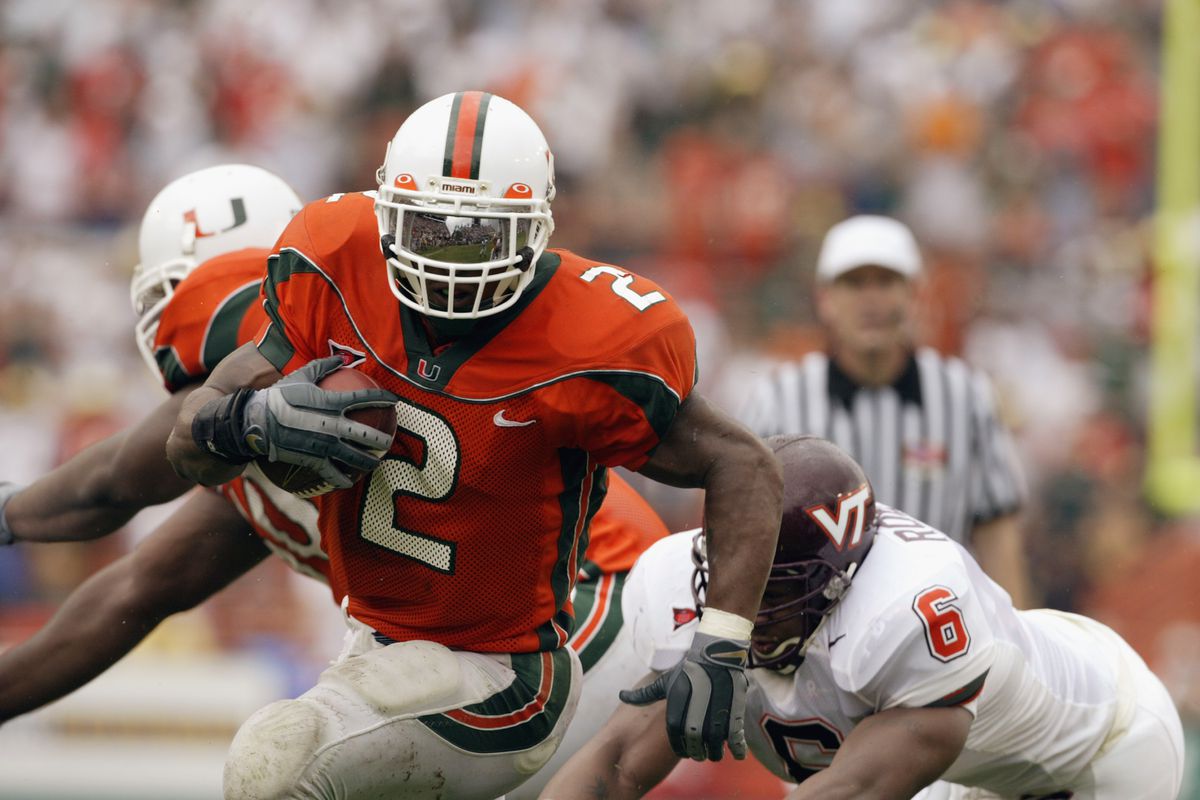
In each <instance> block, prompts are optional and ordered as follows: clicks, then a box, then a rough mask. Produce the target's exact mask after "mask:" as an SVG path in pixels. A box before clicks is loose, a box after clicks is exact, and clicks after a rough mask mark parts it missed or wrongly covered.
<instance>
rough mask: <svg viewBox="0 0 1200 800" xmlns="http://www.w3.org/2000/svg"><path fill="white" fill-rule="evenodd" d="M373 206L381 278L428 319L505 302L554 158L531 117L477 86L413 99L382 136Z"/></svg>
mask: <svg viewBox="0 0 1200 800" xmlns="http://www.w3.org/2000/svg"><path fill="white" fill-rule="evenodd" d="M377 178H378V180H379V191H378V194H377V198H376V202H375V213H376V216H377V217H378V220H379V233H380V241H381V248H382V250H383V255H384V257H385V258H386V259H387V268H388V274H389V278H390V280H389V281H388V285H389V286H390V287H391V289H392V292H393V293H394V294H395V295H396V297H397V298H399V300H400V302H401V303H403V304H404V305H406V306H408V307H409V308H412V309H414V310H416V311H418V312H420V313H421V314H424V315H426V316H427V317H431V318H434V319H445V320H473V319H478V318H480V317H486V316H490V315H492V314H497V313H500V312H502V311H504V310H505V309H508V308H511V307H512V306H513V304H514V303H516V301H517V299H518V298H519V297H520V296H521V293H522V292H523V291H524V290H525V288H526V287H527V286H528V285H529V283H530V282H531V281H532V280H533V276H534V270H533V265H534V262H536V261H537V259H538V257H539V256H540V255H541V254H542V252H543V251H544V250H545V249H546V244H547V242H548V241H549V238H550V233H551V231H553V230H554V222H553V219H552V218H551V214H550V201H551V200H552V199H553V198H554V159H553V156H552V155H551V154H550V148H549V147H548V146H547V145H546V139H545V137H544V136H543V135H542V132H541V130H540V129H539V128H538V126H537V124H536V123H535V122H534V121H533V120H532V119H531V118H530V117H529V115H528V114H526V113H525V112H524V111H522V110H521V109H520V108H518V107H517V106H515V105H513V104H512V103H510V102H509V101H507V100H505V99H504V98H502V97H497V96H495V95H492V94H488V93H486V92H458V93H455V94H448V95H444V96H442V97H439V98H437V99H436V100H432V101H430V102H428V103H426V104H425V105H423V106H421V107H420V108H418V109H417V110H416V111H414V112H413V113H412V115H411V116H410V117H409V118H408V119H407V120H406V121H405V122H404V124H403V125H401V126H400V130H398V131H397V132H396V135H395V137H394V138H393V139H392V141H391V143H390V144H389V145H388V150H387V155H386V156H385V158H384V162H383V166H382V167H380V169H379V173H378V175H377Z"/></svg>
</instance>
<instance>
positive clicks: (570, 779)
mask: <svg viewBox="0 0 1200 800" xmlns="http://www.w3.org/2000/svg"><path fill="white" fill-rule="evenodd" d="M579 713H581V714H583V713H587V711H586V710H585V709H580V711H579ZM630 758H632V754H626V758H624V759H623V758H622V754H621V752H620V748H619V747H609V746H605V745H604V744H597V743H595V742H593V743H590V744H588V745H587V746H586V747H584V748H583V749H581V750H580V751H579V752H578V753H576V754H575V755H574V756H572V757H571V760H570V761H568V762H567V763H566V765H565V766H564V767H563V768H562V769H560V770H559V771H558V772H557V773H556V774H555V775H554V777H553V778H552V779H551V780H550V783H548V784H547V785H546V788H545V789H543V790H542V793H541V795H540V797H541V798H543V800H636V798H639V797H641V796H643V795H644V794H646V792H648V791H650V789H651V788H653V787H654V786H655V785H656V784H657V783H658V782H659V781H660V780H662V776H658V775H656V776H654V777H653V778H651V779H643V778H640V777H639V773H640V770H639V769H638V765H636V764H631V763H627V762H628V761H629V760H630ZM674 765H675V762H674V760H671V763H670V766H671V767H673V766H674ZM666 771H667V772H669V771H670V768H667V770H666Z"/></svg>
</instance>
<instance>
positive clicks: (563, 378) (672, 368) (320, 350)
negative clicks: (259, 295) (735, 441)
mask: <svg viewBox="0 0 1200 800" xmlns="http://www.w3.org/2000/svg"><path fill="white" fill-rule="evenodd" d="M534 269H536V270H537V274H536V276H535V278H534V280H533V282H532V283H531V284H530V286H529V287H528V288H527V289H526V290H525V292H524V293H523V294H522V296H521V298H520V300H519V301H518V302H517V303H516V304H515V306H514V307H513V309H512V310H511V311H510V312H506V313H504V314H501V315H497V316H495V317H487V318H484V319H481V320H479V321H478V323H477V324H476V326H475V327H474V328H473V329H472V331H471V332H470V333H469V334H468V335H466V336H463V337H461V338H459V339H456V340H454V341H453V342H452V343H450V344H449V345H446V346H436V345H435V344H434V343H433V342H432V341H431V338H430V336H429V334H428V332H427V329H426V327H425V323H424V320H423V318H421V317H420V316H419V315H417V314H415V313H413V312H411V311H410V310H408V309H407V308H404V307H403V306H401V304H400V303H399V302H398V301H397V300H396V298H395V296H394V295H393V294H392V292H391V291H390V289H389V287H388V285H387V284H386V283H385V282H386V281H387V280H388V279H389V278H388V273H387V271H386V269H385V267H384V261H383V256H382V255H381V252H380V242H379V232H378V228H377V225H376V218H375V214H374V209H373V201H372V198H371V196H370V195H369V194H364V193H357V194H347V195H333V196H331V197H329V198H326V199H325V200H319V201H317V202H315V203H311V204H309V205H308V206H307V207H305V209H303V210H302V211H301V212H300V214H299V215H297V216H296V217H295V218H294V219H293V220H292V222H291V223H290V224H289V225H288V228H287V229H286V230H285V231H284V233H283V235H282V236H281V237H280V239H279V242H278V243H277V245H276V252H275V253H274V254H273V255H272V256H271V260H270V262H269V264H268V270H267V273H268V274H267V279H266V281H265V282H264V284H263V293H264V300H265V303H264V305H265V308H266V311H267V315H268V321H267V323H266V324H265V325H264V327H263V329H262V331H261V333H260V334H259V337H258V347H259V350H260V351H261V352H262V354H263V355H264V356H265V357H266V358H267V359H268V360H269V361H271V362H272V363H273V364H274V365H275V366H276V367H277V368H279V369H280V370H281V371H283V372H285V373H287V372H292V371H294V370H295V369H297V368H299V367H300V366H302V365H304V364H305V363H307V362H308V361H311V360H312V359H315V358H319V357H323V356H328V355H330V354H331V353H340V354H342V355H343V357H347V358H348V359H350V365H351V366H353V367H354V368H356V369H359V370H362V371H363V372H364V373H366V374H368V375H370V376H371V377H372V378H374V379H375V380H376V381H377V382H378V383H379V384H380V385H382V386H384V387H385V388H387V389H389V390H390V391H392V392H394V393H395V394H397V395H398V396H399V397H400V401H399V402H398V403H397V407H396V408H397V417H398V421H399V428H400V430H399V432H398V434H397V436H396V441H395V442H394V444H393V446H392V450H391V452H390V453H389V454H388V455H387V457H386V458H385V459H384V461H383V462H382V463H381V464H380V466H379V467H378V468H377V469H376V470H375V471H374V472H373V473H372V474H371V475H370V476H369V478H368V479H367V480H364V481H362V482H360V483H359V484H357V485H356V486H354V487H352V488H350V489H347V490H345V491H340V492H331V493H329V494H327V495H323V496H321V497H319V498H317V499H316V503H317V507H318V510H319V512H320V513H319V520H320V522H319V524H320V527H321V533H322V543H323V545H324V547H325V550H326V552H327V553H328V554H329V557H330V581H331V584H332V586H331V588H332V589H333V591H334V593H335V594H338V593H342V592H344V593H345V594H346V595H348V596H349V598H350V601H349V610H350V613H351V615H353V616H354V617H355V618H357V619H359V620H360V621H362V622H364V623H366V624H368V625H370V626H372V627H374V628H375V630H377V631H378V632H380V633H381V634H383V635H385V636H386V637H389V638H391V639H393V640H395V641H408V640H415V639H426V640H431V641H435V642H438V643H440V644H443V645H445V646H448V647H459V648H463V649H470V650H476V651H480V652H532V651H538V650H551V649H555V648H558V647H561V646H562V645H563V644H565V642H566V641H567V637H568V636H569V635H570V631H571V627H572V610H573V609H572V606H571V601H570V595H571V590H572V588H573V586H574V583H575V581H576V579H577V577H578V573H579V567H580V564H581V563H582V561H583V553H584V550H585V548H586V547H587V538H588V525H589V522H590V520H591V519H592V517H593V516H594V515H595V513H596V510H597V509H598V508H599V507H600V503H601V501H602V500H603V498H604V495H605V491H606V487H607V483H608V480H607V471H606V469H605V468H606V467H609V466H617V465H623V466H627V467H630V468H632V469H637V468H638V467H640V466H641V465H642V464H644V463H645V462H646V460H647V459H648V458H649V456H650V454H651V452H652V451H653V450H654V448H655V447H656V446H657V444H658V443H659V441H660V440H661V437H662V436H663V435H664V433H665V432H666V430H667V428H668V427H669V426H670V424H671V422H672V420H673V419H674V417H675V414H676V411H677V410H678V408H679V405H680V403H681V402H683V400H684V399H685V398H686V397H687V395H688V393H689V392H690V391H691V388H692V385H693V383H694V381H695V374H696V362H695V340H694V336H693V334H692V330H691V326H690V325H689V323H688V321H687V318H686V317H685V316H684V314H683V313H682V311H680V309H679V308H678V306H677V305H676V304H675V302H674V301H673V300H671V298H670V297H668V296H667V295H666V294H665V293H664V292H663V291H662V290H661V289H659V288H658V287H657V286H655V285H654V284H653V283H652V282H650V281H648V280H645V279H643V278H639V277H637V276H634V275H631V274H629V273H627V272H625V271H623V270H620V269H617V268H616V267H612V266H608V265H605V264H598V263H595V262H592V261H587V260H585V259H582V258H580V257H579V256H576V255H574V254H572V253H569V252H565V251H555V250H551V251H547V252H546V253H545V254H544V255H543V257H542V258H541V259H539V261H538V263H537V264H536V265H535V266H534Z"/></svg>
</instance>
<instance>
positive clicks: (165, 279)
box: [0, 165, 667, 726]
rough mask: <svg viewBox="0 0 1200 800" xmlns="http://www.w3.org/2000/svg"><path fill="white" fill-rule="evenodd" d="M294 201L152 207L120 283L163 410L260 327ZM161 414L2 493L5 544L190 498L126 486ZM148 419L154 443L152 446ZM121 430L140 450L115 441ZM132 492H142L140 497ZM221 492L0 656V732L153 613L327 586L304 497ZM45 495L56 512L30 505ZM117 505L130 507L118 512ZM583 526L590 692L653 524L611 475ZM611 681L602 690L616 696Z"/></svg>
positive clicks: (205, 199)
mask: <svg viewBox="0 0 1200 800" xmlns="http://www.w3.org/2000/svg"><path fill="white" fill-rule="evenodd" d="M300 205H301V203H300V201H299V199H298V198H296V196H295V194H294V192H292V190H291V189H290V188H288V187H287V186H286V184H284V183H283V181H281V180H279V179H278V178H276V177H275V176H273V175H270V174H269V173H267V172H265V171H263V170H261V169H258V168H257V167H249V166H243V165H228V166H222V167H214V168H211V169H206V170H201V171H199V172H196V173H192V174H189V175H187V176H184V177H183V178H180V179H178V180H176V181H174V182H173V183H171V184H170V185H169V186H168V187H166V188H165V189H164V190H163V191H162V192H161V193H160V194H159V195H158V196H157V197H156V198H155V200H154V201H153V202H152V203H151V204H150V206H149V209H148V211H147V213H146V215H145V218H144V221H143V225H142V228H141V231H140V235H139V239H140V246H141V263H140V265H139V267H138V268H137V269H136V270H135V274H134V277H133V282H132V299H133V305H134V309H135V311H136V312H137V313H138V314H139V319H138V322H137V324H136V326H135V332H136V336H137V344H138V347H139V350H140V351H141V353H142V355H143V357H144V358H145V359H146V362H147V364H148V365H149V366H151V368H152V369H153V371H154V372H155V374H157V375H160V377H161V378H162V380H163V382H164V385H165V386H166V388H167V390H168V391H169V392H171V393H172V395H173V397H172V398H171V399H168V400H167V401H166V403H167V404H168V405H169V406H170V407H171V408H175V407H176V405H177V403H178V402H179V400H180V399H181V396H186V394H187V392H188V391H190V388H194V387H195V386H196V385H198V384H197V382H198V381H200V380H202V379H203V378H204V377H205V376H206V375H207V374H208V371H209V370H210V369H211V367H212V366H213V365H214V364H215V363H216V362H218V361H220V360H221V358H223V357H224V356H225V355H227V354H228V353H229V352H231V351H232V350H233V349H235V348H236V347H237V346H238V345H239V344H241V343H244V342H246V341H249V340H250V338H251V336H252V335H253V333H255V332H256V331H257V329H258V327H259V326H260V325H261V323H262V322H263V320H264V319H265V314H264V312H263V310H262V306H261V304H259V303H258V302H256V301H257V299H258V294H259V291H258V290H259V284H260V283H261V280H262V274H263V272H264V271H265V265H266V256H267V254H268V252H269V251H268V250H267V249H266V247H267V246H268V245H270V244H271V243H272V242H273V241H274V239H275V238H276V237H277V236H278V234H279V232H280V231H281V230H282V228H283V226H284V225H285V224H286V222H287V221H288V220H289V219H290V218H291V216H292V214H293V213H294V212H295V211H296V210H297V209H298V208H299V206H300ZM248 209H249V213H250V214H251V216H250V218H249V219H248V218H247V216H246V215H247V213H248V211H247V210H248ZM235 230H236V235H229V234H231V233H232V232H233V231H235ZM219 234H226V235H219ZM248 244H249V245H257V246H251V247H246V245H248ZM163 419H164V417H163V416H162V415H161V414H156V415H153V416H152V417H151V418H150V420H148V421H147V422H144V423H142V426H141V428H142V429H140V430H137V429H135V430H131V431H129V432H125V433H122V434H119V435H118V436H116V437H113V438H112V439H110V440H106V441H105V442H103V443H100V444H97V445H96V446H95V447H94V448H92V449H91V450H90V451H88V452H87V453H85V454H82V455H81V456H79V457H78V458H77V459H75V460H73V461H72V462H71V463H70V464H69V465H64V467H62V468H60V469H58V470H56V471H54V472H52V473H50V474H49V475H47V476H45V477H44V478H42V479H40V480H38V481H37V482H35V483H34V484H32V485H31V486H30V487H26V488H24V489H20V488H19V487H13V486H11V485H9V486H8V487H6V489H7V491H6V498H7V499H6V501H5V502H7V501H8V500H11V501H14V503H13V505H11V506H9V507H8V510H9V511H15V512H16V513H11V514H9V513H4V512H0V525H3V526H4V530H5V531H7V532H8V533H9V534H10V536H9V538H10V540H11V535H12V534H15V535H16V539H17V540H18V541H25V542H50V541H66V540H82V539H90V538H96V537H99V536H103V535H105V534H107V533H110V532H112V531H113V530H115V529H116V528H117V527H119V526H120V525H121V524H122V523H123V522H124V521H125V520H127V519H128V517H129V516H131V515H132V514H133V513H135V512H136V511H137V510H139V509H140V508H141V507H143V506H145V505H149V504H151V503H152V502H161V501H163V500H166V499H170V498H171V497H173V496H174V492H176V491H177V492H179V493H182V491H184V490H186V489H187V488H190V486H191V485H192V484H191V483H190V482H187V481H182V480H180V479H177V478H176V477H175V475H174V471H173V470H167V471H166V475H165V476H164V477H165V478H166V480H165V481H164V482H162V483H161V484H153V485H151V486H150V487H146V486H145V485H144V484H142V485H136V486H131V485H129V483H128V482H129V481H132V480H142V477H141V476H142V475H143V473H144V472H146V471H147V470H152V469H153V468H154V467H155V466H158V467H160V468H162V467H165V465H164V464H162V459H163V455H162V446H163V442H165V439H166V435H167V433H168V431H169V427H168V428H163V427H162V425H161V422H162V420H163ZM156 421H157V423H158V424H159V427H158V428H157V433H158V434H159V436H160V438H159V440H158V446H157V447H154V446H153V436H154V433H155V429H154V427H153V426H154V424H155V423H156ZM134 436H136V437H137V438H138V439H139V440H140V441H145V442H149V443H150V444H149V446H144V447H139V448H131V447H128V446H124V445H125V442H127V441H128V439H129V438H131V437H134ZM143 462H145V467H144V468H143ZM89 465H90V466H91V467H92V469H91V470H88V469H87V468H86V467H87V466H89ZM102 467H103V468H102ZM147 474H150V475H151V476H153V475H154V473H153V472H152V471H151V472H149V473H147ZM81 479H82V480H86V481H87V490H86V491H79V487H78V486H77V485H76V481H78V480H81ZM140 489H149V491H148V492H146V493H140V494H139V493H137V491H138V490H140ZM219 491H220V494H221V495H223V496H224V498H225V500H227V501H228V502H224V501H222V500H221V499H220V496H219V495H218V494H216V493H215V492H208V491H205V492H198V493H196V494H195V495H194V496H193V497H192V498H190V499H189V500H188V501H187V502H186V503H185V504H184V506H183V507H182V508H181V509H180V510H179V511H178V512H176V513H175V514H174V515H172V516H171V517H170V518H169V519H168V520H167V521H166V522H165V523H164V524H163V525H162V526H161V527H160V528H159V529H158V530H156V531H155V532H154V533H152V534H150V535H149V536H148V537H147V538H146V539H145V540H143V541H142V542H141V543H140V544H139V546H138V548H137V549H136V551H135V552H133V553H130V554H129V555H127V556H125V557H123V558H121V559H118V560H117V561H116V562H115V563H113V564H111V565H110V566H108V567H107V568H105V569H104V570H102V571H100V572H99V573H97V574H96V575H94V576H92V577H91V578H90V579H89V580H87V581H86V582H85V583H84V584H83V585H81V586H80V587H79V588H78V589H77V590H76V591H75V592H73V593H72V595H71V596H70V597H69V598H68V599H67V600H66V601H65V602H64V603H63V605H62V606H61V607H60V609H59V610H58V612H57V613H56V614H55V616H54V618H53V619H52V620H51V621H50V622H49V623H48V624H47V625H45V626H44V627H43V628H42V629H41V630H40V631H39V632H38V633H37V634H35V635H34V636H33V637H31V638H30V639H29V640H27V641H25V642H22V643H20V644H18V645H16V646H13V647H10V648H8V649H7V650H5V651H4V652H3V653H2V654H0V722H3V721H5V720H8V719H11V718H12V717H14V716H17V715H19V714H23V713H27V712H29V711H32V710H34V709H35V708H38V707H40V706H42V705H44V704H46V703H48V702H50V701H52V700H55V699H58V698H59V697H62V696H63V695H65V694H67V693H68V692H70V691H73V690H75V689H77V688H79V687H80V686H82V685H83V684H84V683H86V682H87V681H88V680H90V679H92V678H93V677H95V676H96V675H98V674H100V673H101V672H102V671H103V670H105V669H107V668H108V667H109V666H111V665H112V664H113V663H114V662H115V661H116V660H117V659H119V658H121V657H122V656H124V655H125V654H126V653H127V652H129V650H131V649H132V648H133V646H134V645H136V644H137V643H138V642H140V641H141V640H142V639H143V638H144V637H145V636H146V635H147V634H148V633H149V632H150V631H151V630H153V629H154V627H155V626H156V625H157V624H158V623H159V622H161V621H162V620H163V619H164V618H166V617H167V616H169V615H171V614H174V613H177V612H179V611H182V610H186V609H189V608H192V607H194V606H196V605H198V604H199V603H201V602H203V601H204V600H206V599H207V598H208V597H210V596H211V595H212V594H214V593H215V592H216V591H218V590H219V589H221V588H223V587H224V586H226V585H227V584H229V583H230V582H232V581H233V580H234V579H236V578H237V577H239V576H240V575H242V574H243V573H245V572H246V571H248V570H249V569H251V568H252V567H253V566H255V565H256V564H258V563H259V562H260V561H261V560H262V559H264V558H265V557H266V556H267V555H268V553H269V552H274V553H275V554H277V555H279V556H280V557H281V558H282V559H283V560H284V561H285V562H286V563H287V564H288V565H290V566H291V567H292V568H293V569H295V570H296V571H297V572H300V573H302V574H305V575H308V576H310V577H313V578H316V579H318V580H321V581H323V582H326V583H328V580H327V578H326V574H327V571H328V559H327V558H326V557H325V554H324V552H323V551H322V550H321V547H320V535H319V533H318V531H317V527H316V509H315V507H314V506H313V505H312V504H311V503H310V502H307V501H303V500H300V499H299V498H297V497H295V496H294V495H291V494H289V493H287V492H284V491H282V490H280V489H278V488H277V487H275V486H274V485H273V484H272V483H270V481H268V480H266V478H265V477H264V476H263V475H262V474H261V473H260V472H258V471H257V470H255V469H250V470H247V471H246V472H245V473H244V474H243V475H242V476H239V477H238V478H237V479H235V480H233V481H231V482H230V483H228V484H225V485H223V486H221V487H219ZM47 497H55V498H58V500H59V502H58V503H53V504H49V505H48V504H45V503H40V499H41V498H47ZM121 497H128V498H129V500H128V501H127V502H119V501H118V500H117V498H121ZM64 501H65V502H64ZM239 515H240V516H239ZM592 532H593V537H592V543H591V544H592V546H591V547H590V548H589V551H588V557H587V560H586V561H585V562H584V563H583V564H581V566H580V582H579V584H578V585H577V587H576V596H575V602H576V607H577V608H579V609H580V610H579V614H580V617H581V620H584V624H583V625H581V627H580V629H579V631H578V632H577V635H576V636H575V637H574V638H573V639H572V640H571V646H572V647H573V648H575V649H576V650H577V651H578V652H579V653H580V657H581V660H582V661H583V663H584V665H585V668H589V669H590V667H591V666H592V665H595V664H598V668H597V669H596V670H595V672H594V673H591V674H589V678H588V680H589V681H591V684H590V685H595V684H596V683H597V681H601V682H603V681H605V680H606V678H605V676H606V675H609V674H611V673H612V672H613V668H612V667H611V666H609V665H608V662H607V661H604V660H603V659H604V656H605V654H606V651H607V649H608V646H609V645H610V644H611V642H612V639H613V636H614V635H615V632H616V630H617V629H619V627H620V624H621V622H620V620H621V614H620V591H621V586H622V584H623V582H624V578H625V573H627V572H628V570H629V568H630V567H631V566H632V564H633V561H634V560H635V559H636V558H637V556H638V554H640V553H641V552H642V550H644V549H645V548H646V547H648V546H649V545H650V544H651V543H652V542H653V541H655V540H657V539H658V538H661V537H662V536H665V535H666V533H667V530H666V528H665V526H664V525H663V524H662V522H661V520H659V519H658V517H657V516H656V515H655V514H654V512H653V510H651V509H650V507H649V506H648V505H647V504H646V503H645V501H644V500H642V498H641V497H640V496H639V495H638V494H637V493H636V492H635V491H634V490H633V488H632V487H630V486H629V485H628V484H627V483H626V482H624V481H623V480H621V479H620V478H619V477H616V476H614V477H613V481H612V484H611V488H610V492H609V495H608V496H607V497H606V499H605V502H604V505H603V507H602V508H601V511H600V512H599V513H598V514H597V516H596V519H595V520H594V523H593V526H592ZM254 534H257V536H255V535H254ZM264 545H266V546H265V547H264ZM609 661H611V659H609ZM592 675H595V676H596V678H595V680H593V678H592ZM614 680H616V678H611V679H607V683H604V686H605V687H606V688H608V687H613V686H616V684H614V683H613V681H614ZM616 688H620V687H616ZM616 688H613V689H612V691H614V692H615V691H616ZM590 691H597V692H599V691H603V690H602V689H600V688H596V689H592V690H590ZM602 721H603V720H597V721H596V723H597V726H598V724H599V722H602Z"/></svg>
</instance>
